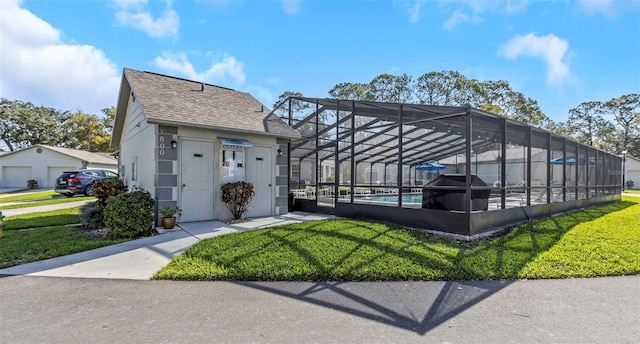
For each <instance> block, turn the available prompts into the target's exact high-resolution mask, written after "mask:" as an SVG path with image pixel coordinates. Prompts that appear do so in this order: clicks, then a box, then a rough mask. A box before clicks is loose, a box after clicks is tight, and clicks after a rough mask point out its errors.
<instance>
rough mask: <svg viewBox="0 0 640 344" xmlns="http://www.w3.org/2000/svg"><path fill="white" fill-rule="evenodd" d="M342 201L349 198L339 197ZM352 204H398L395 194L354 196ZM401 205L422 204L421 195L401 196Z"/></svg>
mask: <svg viewBox="0 0 640 344" xmlns="http://www.w3.org/2000/svg"><path fill="white" fill-rule="evenodd" d="M340 198H342V199H349V196H340ZM353 200H354V202H358V201H367V202H386V203H398V195H397V194H382V195H365V196H354V197H353ZM402 203H407V204H408V203H414V204H422V194H421V193H410V194H402Z"/></svg>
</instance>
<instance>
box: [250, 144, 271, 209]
mask: <svg viewBox="0 0 640 344" xmlns="http://www.w3.org/2000/svg"><path fill="white" fill-rule="evenodd" d="M272 155H273V154H272V149H271V148H268V147H251V148H248V149H247V157H246V160H245V163H246V165H247V176H246V178H247V181H248V182H251V183H253V187H254V189H255V192H256V193H255V195H253V200H252V201H251V205H250V206H249V210H248V211H247V214H246V215H245V216H246V217H256V216H269V215H273V212H272V206H273V199H274V194H273V190H274V187H273V186H272V184H273V180H272V178H273V170H274V169H275V165H276V164H275V162H274V161H273V160H272Z"/></svg>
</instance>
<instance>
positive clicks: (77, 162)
mask: <svg viewBox="0 0 640 344" xmlns="http://www.w3.org/2000/svg"><path fill="white" fill-rule="evenodd" d="M80 168H103V169H109V170H114V171H115V170H116V169H117V168H118V161H117V160H116V159H115V158H113V157H112V156H109V154H108V153H91V152H87V151H81V150H77V149H71V148H62V147H54V146H47V145H34V146H31V147H29V148H25V149H21V150H17V151H14V152H8V153H4V154H2V155H0V187H3V188H24V187H26V186H27V180H30V179H35V180H37V181H38V187H40V188H53V187H54V186H55V179H56V178H57V177H58V176H59V175H60V174H62V172H64V171H70V170H75V169H80Z"/></svg>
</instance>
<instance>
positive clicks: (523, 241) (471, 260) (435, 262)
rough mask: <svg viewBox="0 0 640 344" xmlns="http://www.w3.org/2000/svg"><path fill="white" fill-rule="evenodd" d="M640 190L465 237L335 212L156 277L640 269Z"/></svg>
mask: <svg viewBox="0 0 640 344" xmlns="http://www.w3.org/2000/svg"><path fill="white" fill-rule="evenodd" d="M639 216H640V198H636V197H623V202H619V203H615V204H611V205H606V206H602V207H597V208H591V209H587V210H583V211H578V212H574V213H571V214H568V215H563V216H556V217H552V218H548V219H545V220H541V221H537V222H533V223H528V224H524V225H520V226H517V227H516V228H514V229H513V230H512V231H511V232H510V233H509V234H507V235H505V236H502V237H498V238H494V239H487V240H481V241H477V242H473V243H458V242H456V241H453V240H444V239H441V238H438V237H435V236H431V235H426V234H422V233H419V232H417V231H413V230H408V229H403V228H400V227H396V226H391V225H385V224H379V223H370V222H365V221H355V220H344V219H336V220H326V221H315V222H305V223H299V224H293V225H286V226H278V227H272V228H266V229H261V230H256V231H250V232H244V233H236V234H230V235H225V236H221V237H216V238H212V239H207V240H203V241H201V242H199V243H197V244H196V245H194V246H192V247H191V248H189V249H188V250H187V251H186V252H185V253H183V254H182V255H180V256H178V257H177V258H175V259H174V260H173V261H172V262H171V263H170V264H169V265H168V266H166V267H165V268H163V269H162V270H160V271H159V272H158V273H156V275H155V276H154V278H155V279H175V280H260V281H273V280H291V281H307V280H314V281H318V280H326V281H374V280H378V281H379V280H469V279H520V278H565V277H592V276H611V275H626V274H638V273H640V221H638V220H637V219H638V217H639Z"/></svg>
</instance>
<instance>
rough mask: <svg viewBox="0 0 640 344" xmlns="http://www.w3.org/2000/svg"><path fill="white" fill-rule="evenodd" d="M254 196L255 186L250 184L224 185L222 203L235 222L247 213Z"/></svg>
mask: <svg viewBox="0 0 640 344" xmlns="http://www.w3.org/2000/svg"><path fill="white" fill-rule="evenodd" d="M254 194H255V190H254V189H253V184H252V183H249V182H235V183H226V184H222V201H223V202H224V203H225V204H226V206H227V209H229V211H230V212H231V215H233V219H234V220H238V219H240V218H241V217H242V215H243V214H244V213H246V212H247V209H248V208H249V204H251V199H252V198H253V195H254Z"/></svg>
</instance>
